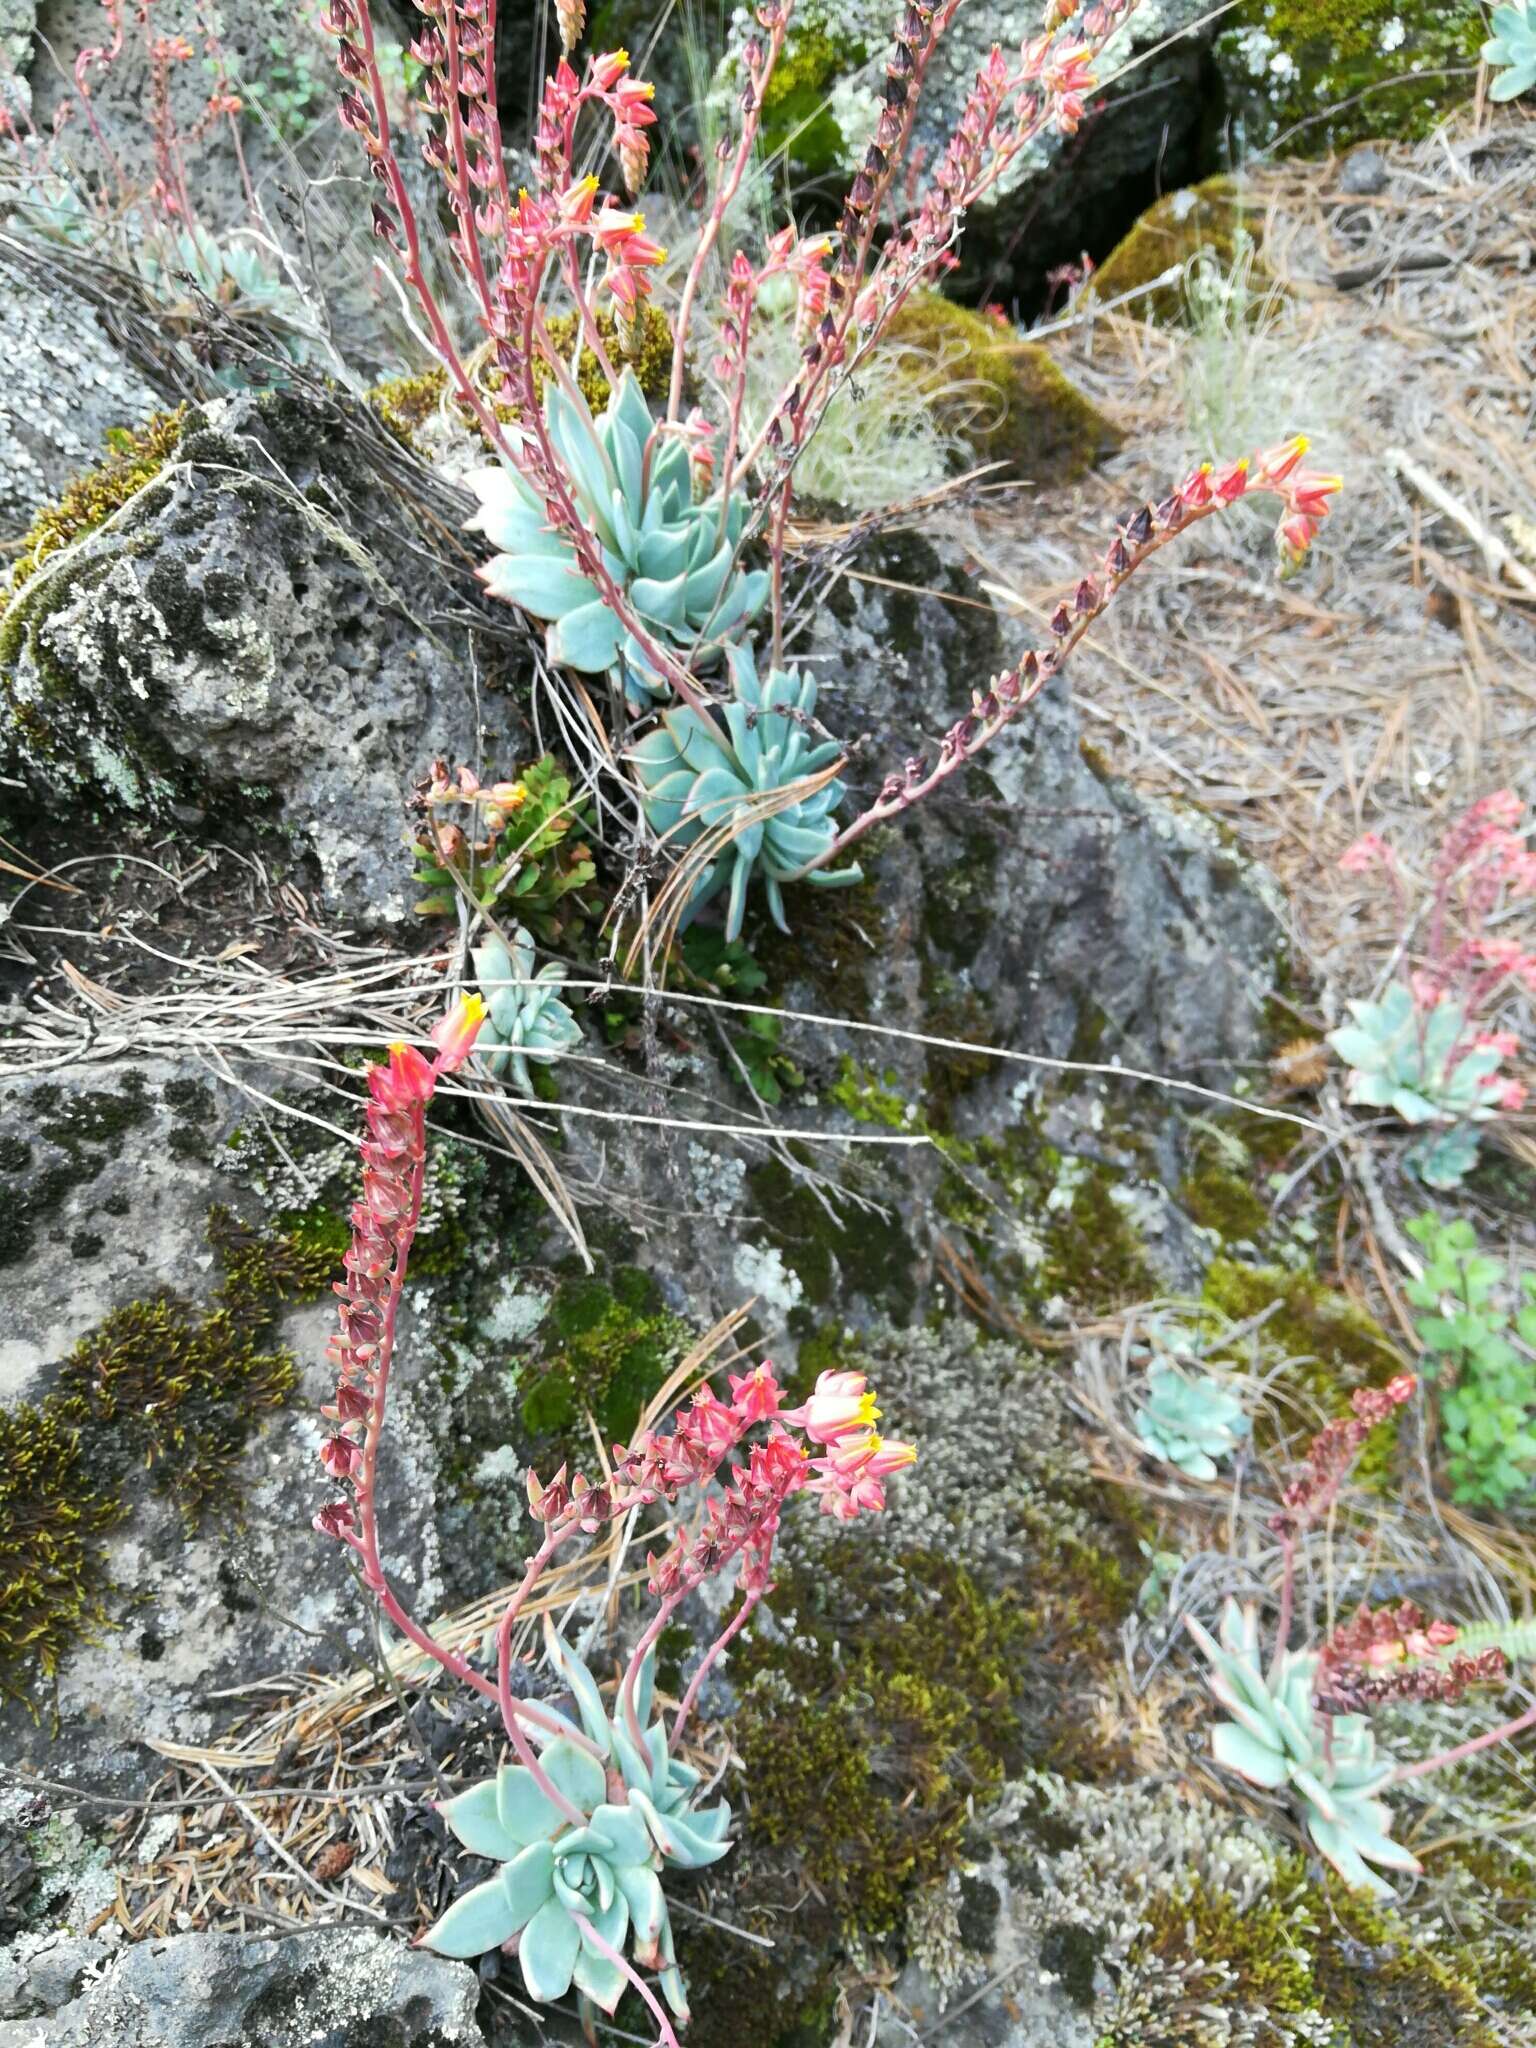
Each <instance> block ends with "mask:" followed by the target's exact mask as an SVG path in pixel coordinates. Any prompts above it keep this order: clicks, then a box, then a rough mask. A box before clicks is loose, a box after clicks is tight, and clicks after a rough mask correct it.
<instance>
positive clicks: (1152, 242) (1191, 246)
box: [1088, 177, 1257, 322]
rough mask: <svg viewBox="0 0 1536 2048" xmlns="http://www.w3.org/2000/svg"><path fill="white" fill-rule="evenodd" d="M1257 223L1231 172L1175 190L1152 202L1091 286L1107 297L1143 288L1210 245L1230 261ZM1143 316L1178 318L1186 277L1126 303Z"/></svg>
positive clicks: (1182, 308) (1130, 310) (1224, 262)
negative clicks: (1246, 209)
mask: <svg viewBox="0 0 1536 2048" xmlns="http://www.w3.org/2000/svg"><path fill="white" fill-rule="evenodd" d="M1256 233H1257V224H1256V222H1255V221H1254V220H1253V219H1251V218H1250V217H1249V216H1248V215H1246V214H1245V213H1244V211H1243V205H1242V200H1241V198H1240V196H1239V193H1238V189H1237V186H1236V185H1235V184H1234V183H1233V181H1232V179H1231V178H1228V177H1214V178H1207V179H1206V180H1205V181H1204V183H1203V184H1199V185H1189V186H1186V187H1184V189H1183V190H1182V191H1178V192H1170V193H1168V195H1167V196H1166V197H1165V198H1162V199H1159V200H1158V201H1157V202H1156V203H1155V204H1154V205H1152V206H1149V207H1148V208H1147V210H1146V212H1145V213H1144V214H1143V215H1142V216H1141V219H1140V220H1139V221H1137V223H1136V225H1135V226H1134V227H1133V228H1132V229H1131V231H1130V233H1129V234H1128V235H1126V236H1125V237H1124V239H1123V240H1122V241H1120V242H1118V243H1117V244H1116V245H1115V247H1114V248H1113V249H1112V250H1111V251H1110V253H1109V254H1108V255H1107V256H1106V257H1105V259H1104V261H1103V262H1102V263H1101V264H1100V265H1099V267H1098V269H1097V270H1096V271H1095V272H1094V275H1093V278H1092V280H1091V282H1090V284H1089V287H1088V289H1089V290H1090V291H1091V292H1092V293H1093V295H1094V297H1095V298H1096V299H1099V300H1101V301H1103V300H1109V299H1118V298H1120V297H1121V296H1122V294H1124V293H1125V292H1132V291H1140V290H1141V288H1142V286H1144V285H1150V284H1151V283H1152V282H1153V280H1154V279H1155V278H1159V277H1161V276H1162V274H1163V272H1164V271H1165V270H1168V269H1171V268H1172V266H1173V265H1174V264H1175V263H1187V262H1188V261H1189V259H1190V258H1191V257H1192V256H1193V255H1195V254H1196V252H1197V251H1199V250H1202V249H1208V250H1210V252H1211V253H1212V255H1213V256H1215V258H1216V259H1217V260H1218V261H1219V262H1220V263H1221V264H1222V265H1223V266H1224V267H1230V265H1231V264H1232V263H1233V261H1234V260H1235V259H1236V256H1237V251H1238V237H1239V235H1240V234H1246V235H1248V236H1249V237H1250V238H1252V237H1255V236H1256ZM1126 311H1127V312H1128V313H1131V314H1132V315H1134V316H1135V317H1137V318H1141V319H1152V320H1157V321H1159V322H1176V321H1178V320H1180V319H1182V318H1183V315H1184V311H1185V297H1184V286H1183V281H1182V279H1178V280H1175V281H1174V282H1173V283H1171V284H1166V285H1161V286H1159V287H1158V288H1157V289H1156V290H1155V291H1149V292H1146V293H1145V294H1144V295H1143V296H1142V297H1141V298H1138V299H1136V300H1135V301H1133V303H1132V304H1131V305H1130V306H1128V307H1127V308H1126Z"/></svg>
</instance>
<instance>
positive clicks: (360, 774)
mask: <svg viewBox="0 0 1536 2048" xmlns="http://www.w3.org/2000/svg"><path fill="white" fill-rule="evenodd" d="M381 450H382V451H385V453H384V454H382V455H381ZM390 458H393V460H394V462H396V463H398V462H400V461H403V459H404V458H403V457H401V456H400V453H399V451H398V449H396V448H395V446H394V444H393V443H392V442H391V441H389V440H388V439H387V437H385V436H384V435H383V433H382V430H380V429H378V428H377V427H376V426H374V425H373V424H372V422H371V419H370V417H369V416H368V415H366V414H362V415H361V416H359V415H358V414H357V413H356V412H355V410H354V411H352V412H351V413H350V414H348V413H347V412H344V411H342V410H339V409H336V408H333V407H331V406H330V405H329V404H328V403H322V404H321V405H320V406H319V407H318V409H317V407H316V405H315V402H314V401H310V402H309V404H308V405H307V406H306V405H305V404H304V403H302V402H301V401H299V400H298V399H297V398H294V397H290V396H286V395H283V394H273V395H271V396H269V397H267V398H265V399H263V400H260V401H258V400H256V399H254V398H252V397H250V396H248V395H245V396H241V397H239V398H235V399H231V400H224V401H219V402H217V403H216V404H215V405H213V406H212V407H210V408H208V409H207V411H206V412H202V411H195V410H194V411H193V412H191V413H189V414H188V415H187V418H186V422H185V429H184V431H183V432H182V434H181V436H180V438H179V441H178V442H177V443H176V445H175V446H174V447H172V448H169V449H167V450H166V460H165V466H164V468H163V471H162V472H161V473H160V474H159V476H158V477H157V478H156V479H155V480H154V481H152V482H151V483H149V484H148V485H145V484H142V483H137V484H136V486H135V490H134V493H133V496H132V499H131V501H130V502H128V503H126V504H124V505H122V506H121V507H119V509H118V510H117V511H116V512H115V514H114V515H113V516H112V518H111V521H110V524H109V525H107V526H104V527H103V528H101V529H100V530H98V531H97V532H95V533H92V534H88V535H86V536H84V537H83V538H82V539H81V540H80V542H79V543H78V544H77V545H76V546H74V547H72V548H71V549H69V550H64V549H60V550H59V551H58V552H57V553H56V554H55V555H53V556H50V557H49V558H48V559H47V560H45V561H43V562H42V563H41V564H40V565H39V566H38V568H37V570H36V571H35V573H33V574H32V575H31V576H30V577H29V578H28V579H27V580H26V581H25V582H24V585H23V586H22V587H21V588H20V589H19V590H16V591H13V592H12V595H11V599H10V602H9V604H8V606H7V608H6V610H5V612H4V613H3V614H0V693H3V697H4V700H5V705H6V708H7V710H8V713H9V719H8V722H9V725H10V729H11V741H12V745H13V747H14V749H15V752H16V756H17V765H18V766H19V769H20V772H21V774H22V776H23V778H24V779H27V780H29V781H30V782H31V783H32V784H33V786H34V787H35V788H36V789H37V790H38V791H39V793H40V795H41V796H42V797H43V798H44V799H45V800H46V801H49V802H56V801H57V800H58V799H59V797H60V796H61V795H63V796H64V797H65V798H66V799H67V800H68V801H69V803H70V805H71V807H72V808H78V807H79V806H81V805H84V806H85V807H87V808H91V807H94V808H95V809H96V810H97V811H98V812H99V813H100V814H104V815H111V814H112V813H113V812H114V811H116V812H119V813H121V812H126V813H128V814H130V815H131V816H136V817H140V818H161V819H166V818H176V819H178V820H179V821H181V822H182V823H190V822H192V821H194V820H199V819H204V818H206V817H207V816H208V815H209V813H210V812H211V811H215V810H221V811H222V813H223V815H224V816H225V818H226V819H228V820H232V821H233V822H234V824H235V825H236V827H237V828H238V826H239V824H240V822H241V821H242V820H245V819H248V818H250V817H251V816H252V814H258V815H261V816H262V817H264V818H265V819H267V820H269V821H271V822H275V823H277V824H278V825H279V826H280V827H281V829H282V830H283V831H284V832H285V833H286V834H287V835H288V837H289V840H290V843H291V844H292V845H293V846H294V848H295V849H296V850H298V851H300V852H302V853H304V854H307V855H308V856H309V857H310V858H312V860H313V861H314V863H315V866H316V869H317V870H318V873H319V876H320V879H321V886H322V892H323V896H324V899H325V902H326V905H327V908H328V909H329V911H330V913H331V914H332V915H333V916H335V917H336V918H338V919H340V920H342V921H344V922H348V923H363V924H372V925H379V924H389V923H392V922H399V921H400V920H401V919H403V918H405V917H406V916H408V914H409V910H410V904H411V891H410V888H409V869H408V865H407V864H406V863H405V862H404V861H403V860H402V858H401V855H400V851H399V849H400V844H401V835H402V830H403V820H404V805H405V802H406V798H407V796H408V794H409V792H410V790H411V788H412V785H413V784H414V783H415V782H416V780H417V779H418V777H419V776H420V775H421V774H422V773H423V771H424V770H425V768H426V767H427V765H428V764H429V763H430V761H431V760H432V759H433V757H434V756H435V755H444V756H446V757H448V758H450V759H453V760H473V759H476V758H478V757H479V753H480V750H481V748H482V747H484V748H486V749H487V750H488V751H491V752H493V753H496V754H497V755H499V756H500V757H501V758H503V759H515V758H517V755H518V751H519V749H518V736H519V734H520V733H521V732H522V727H521V724H520V721H519V720H518V718H517V717H516V716H515V715H514V714H513V710H512V706H511V704H510V702H509V700H508V699H507V698H506V697H505V696H501V695H497V694H493V693H491V692H490V691H487V692H485V693H484V696H483V698H482V700H481V701H480V702H479V703H478V704H477V699H476V691H475V688H474V685H473V682H472V681H471V680H470V678H471V677H472V676H473V673H474V668H475V661H476V654H475V652H474V651H473V650H472V648H471V646H470V644H469V641H468V638H467V636H466V633H465V631H464V628H463V626H462V625H460V624H459V623H457V621H458V620H460V619H463V618H464V617H465V616H466V614H465V613H464V610H463V587H464V586H463V581H462V579H461V578H460V576H459V575H458V574H456V573H455V572H456V571H458V570H459V569H460V568H461V566H462V565H461V564H458V563H451V564H450V565H446V566H445V564H444V562H443V558H442V554H441V540H440V536H441V535H442V534H443V533H444V532H445V531H446V532H451V529H452V526H453V525H454V524H456V523H457V522H458V521H459V520H460V519H462V517H463V516H464V510H465V509H466V508H465V507H464V506H463V505H462V504H461V503H460V501H459V500H458V498H457V495H456V494H454V493H451V492H448V493H443V492H441V491H439V492H438V493H437V494H436V503H433V502H432V500H433V495H434V494H433V492H432V491H431V490H430V488H429V489H428V492H427V497H426V499H425V501H424V500H423V498H422V497H421V496H413V495H411V494H408V493H407V492H406V491H405V490H403V489H402V488H401V485H400V481H399V479H398V477H397V478H396V480H395V481H394V482H393V483H391V480H390V478H391V468H390ZM381 463H382V467H381ZM425 478H426V473H425V472H424V471H422V472H420V474H419V476H418V480H417V489H418V491H419V490H420V488H421V483H422V480H423V479H425ZM427 482H428V484H429V485H430V480H429V479H428V480H427ZM429 522H430V524H431V529H432V532H433V534H434V540H433V542H432V544H431V545H428V544H427V543H426V542H425V540H424V538H423V535H424V529H425V528H426V527H427V525H428V523H429ZM434 613H446V614H447V615H448V616H447V619H446V620H444V619H442V618H434ZM498 624H499V626H500V628H501V632H502V634H503V635H504V636H510V640H511V644H512V645H513V646H514V647H516V646H518V645H519V644H520V642H519V639H518V628H517V625H516V621H515V618H514V616H513V614H511V613H510V612H509V611H504V612H503V613H502V615H501V618H500V620H499V621H498Z"/></svg>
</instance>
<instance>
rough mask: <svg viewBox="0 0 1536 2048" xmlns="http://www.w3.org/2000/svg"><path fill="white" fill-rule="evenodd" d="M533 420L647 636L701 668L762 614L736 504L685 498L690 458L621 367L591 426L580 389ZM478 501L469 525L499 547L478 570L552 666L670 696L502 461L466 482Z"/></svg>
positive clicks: (559, 392) (540, 507) (538, 501)
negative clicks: (539, 638) (538, 624)
mask: <svg viewBox="0 0 1536 2048" xmlns="http://www.w3.org/2000/svg"><path fill="white" fill-rule="evenodd" d="M544 420H545V426H546V429H547V431H548V434H549V439H550V443H551V445H552V446H553V448H554V451H555V454H556V457H557V458H558V460H559V463H560V469H561V475H562V478H563V479H564V482H565V485H566V488H567V490H568V491H569V493H570V497H571V501H572V503H573V504H574V505H575V507H576V510H577V511H578V512H579V513H580V515H581V518H582V521H583V523H584V524H585V525H586V527H587V529H588V531H589V532H590V533H591V535H592V537H593V540H594V541H595V543H596V545H597V547H598V550H599V552H600V553H601V556H602V562H603V567H604V569H605V570H606V571H607V573H608V575H609V576H610V577H612V579H613V581H614V583H615V584H617V586H618V587H619V589H621V590H622V591H623V592H624V594H625V596H626V598H627V599H628V601H629V604H630V605H631V607H632V608H633V611H634V613H635V616H636V617H637V618H638V619H639V620H640V622H641V624H642V625H643V626H644V628H645V629H646V632H647V633H648V634H649V635H650V637H651V638H652V640H653V641H655V642H658V643H660V644H661V645H662V646H665V647H667V648H670V649H674V650H675V651H676V652H677V653H678V654H679V655H680V656H681V657H682V658H683V659H684V660H687V661H690V662H698V661H700V660H704V661H707V660H708V659H709V658H711V657H712V656H713V655H714V654H715V653H717V652H718V650H719V648H720V647H722V646H724V645H727V644H728V643H729V642H731V641H732V640H733V639H734V638H735V637H736V635H738V634H739V633H740V632H741V631H742V629H743V628H744V627H745V626H746V625H747V623H748V621H749V620H751V619H753V618H754V617H755V616H756V615H757V613H758V612H759V611H760V610H761V609H762V605H763V601H764V599H765V598H766V597H767V595H768V581H769V579H768V574H767V571H766V570H761V569H754V570H746V569H743V568H741V567H740V566H739V565H738V561H737V554H738V550H739V547H740V543H741V536H742V532H743V529H744V528H745V526H746V521H747V511H748V506H747V500H746V498H745V496H744V495H743V494H742V493H741V492H739V491H736V492H732V494H731V496H730V499H729V500H728V501H727V502H724V503H722V501H721V499H720V496H719V494H718V492H717V493H716V494H715V495H714V496H713V497H709V498H705V499H703V500H702V501H697V502H696V501H695V499H694V495H693V463H692V460H691V458H690V455H689V450H688V444H687V442H686V440H685V439H684V438H682V437H681V436H678V435H672V436H666V435H659V434H658V433H657V431H656V422H655V421H654V420H653V419H652V417H651V409H650V407H649V406H648V405H647V404H646V401H645V395H644V393H643V392H642V391H641V389H640V385H639V383H638V381H637V379H636V377H635V374H634V372H633V371H632V370H625V371H624V372H623V373H622V374H621V376H620V378H619V381H618V383H617V384H616V385H615V386H614V389H613V392H612V395H611V396H610V398H609V401H608V404H607V406H606V407H605V408H604V410H603V411H602V412H601V413H599V414H597V416H596V417H595V418H594V416H593V414H592V412H591V411H590V409H589V408H588V406H587V404H586V401H585V400H584V399H583V398H582V397H581V395H580V393H579V392H573V391H567V390H564V389H562V388H561V387H560V386H559V385H551V387H550V389H549V393H548V395H547V397H546V398H545V401H544ZM466 481H467V482H468V484H469V487H470V489H471V490H472V491H473V492H474V493H475V495H476V497H478V498H479V500H480V509H479V511H478V512H477V513H476V514H475V515H474V517H473V518H472V519H471V520H470V521H469V524H470V526H471V527H478V528H479V529H480V531H481V532H483V533H484V534H485V535H486V537H487V539H488V540H489V541H490V542H491V544H492V546H493V547H495V548H496V549H497V550H498V551H499V552H498V553H497V554H495V555H494V556H493V557H492V558H491V560H490V561H489V562H487V563H486V565H485V567H484V568H483V569H482V570H481V572H480V574H481V578H482V580H483V581H484V583H485V586H486V588H487V589H488V590H489V591H490V592H491V594H492V595H493V596H494V597H502V598H506V599H507V600H508V601H509V602H510V603H512V604H516V605H520V606H521V607H522V609H523V610H524V611H525V612H530V613H531V614H532V615H533V617H534V618H536V619H544V620H547V621H548V625H549V632H548V645H549V656H550V659H551V661H557V662H561V663H563V664H564V665H565V667H567V668H574V669H577V670H579V671H581V672H582V673H583V674H586V675H599V674H602V673H604V672H605V671H609V670H612V671H613V672H614V673H615V674H617V675H618V676H619V677H620V679H621V680H622V682H623V685H624V688H625V691H626V693H627V694H628V695H629V696H630V697H631V698H632V699H633V700H634V701H635V702H637V703H640V704H644V703H646V702H648V701H649V700H650V699H651V698H652V697H656V696H662V697H664V696H669V695H670V694H671V692H670V689H669V686H668V684H667V683H666V681H665V678H664V677H663V676H662V675H661V674H660V673H659V672H658V670H657V668H656V665H655V663H654V662H653V661H652V660H651V658H650V657H649V656H648V655H647V654H646V652H645V650H644V648H643V647H642V646H641V645H640V643H639V641H638V640H637V639H636V638H635V636H634V635H633V634H632V633H630V632H629V631H628V630H627V629H626V628H625V626H624V624H623V622H622V621H621V620H620V619H619V618H618V617H617V616H616V615H615V614H614V612H613V611H612V610H611V609H610V608H609V606H608V604H607V603H606V602H605V601H604V598H603V596H602V594H601V592H600V591H599V589H598V586H597V584H596V583H594V582H593V581H592V579H591V578H590V577H589V576H586V575H584V574H583V573H582V571H581V569H580V567H579V566H578V564H577V561H576V553H575V549H574V548H573V547H572V545H571V542H570V540H569V539H568V538H567V536H566V535H565V534H563V533H561V532H560V531H559V529H558V528H557V527H555V526H554V525H552V524H551V521H550V516H549V511H548V508H547V506H546V505H545V503H544V501H543V500H542V498H540V497H539V495H538V494H537V492H536V491H534V490H533V488H532V487H531V486H530V485H529V484H528V483H526V482H525V481H524V480H523V478H522V477H521V476H519V475H518V474H517V473H516V471H515V470H512V469H509V468H507V467H506V466H505V465H504V464H500V463H498V464H493V465H489V466H487V467H486V468H484V469H478V470H475V471H474V472H472V474H471V475H470V476H469V477H468V478H467V479H466Z"/></svg>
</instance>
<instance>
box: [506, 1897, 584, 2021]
mask: <svg viewBox="0 0 1536 2048" xmlns="http://www.w3.org/2000/svg"><path fill="white" fill-rule="evenodd" d="M580 1953H581V1932H580V1930H579V1928H578V1927H577V1925H576V1922H575V1921H574V1920H573V1919H572V1918H571V1916H570V1914H569V1913H568V1912H567V1911H566V1910H565V1908H564V1906H562V1905H561V1904H560V1902H559V1900H558V1899H551V1900H549V1902H548V1903H547V1904H546V1905H543V1906H541V1907H540V1908H539V1910H538V1912H537V1913H535V1914H534V1916H533V1918H532V1919H531V1920H530V1921H529V1923H528V1925H527V1926H526V1927H525V1928H524V1929H523V1938H522V1940H521V1941H520V1942H519V1943H518V1947H517V1959H518V1961H519V1962H520V1963H521V1964H522V1968H523V1982H524V1983H525V1984H526V1985H527V1987H528V1996H529V1997H530V1998H532V1999H536V2000H537V2001H538V2002H539V2003H540V2004H541V2005H549V2004H552V2003H553V2001H554V2000H555V1999H557V1998H564V1996H565V1994H566V1993H567V1991H569V1990H570V1988H571V1973H572V1971H573V1970H574V1969H575V1968H576V1958H577V1956H578V1955H579V1954H580Z"/></svg>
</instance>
